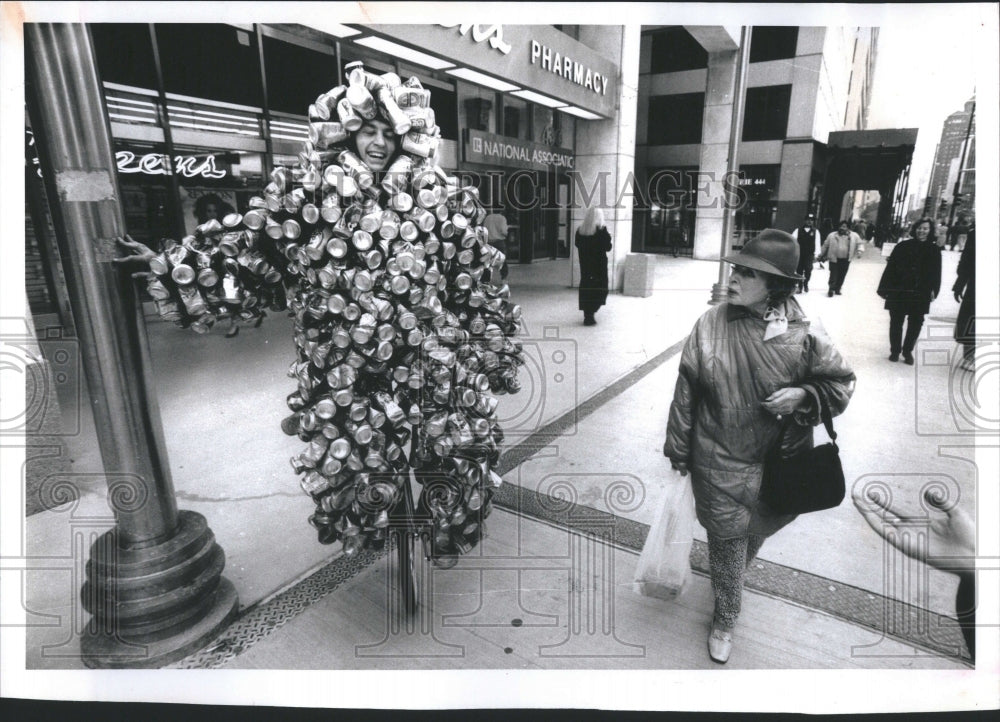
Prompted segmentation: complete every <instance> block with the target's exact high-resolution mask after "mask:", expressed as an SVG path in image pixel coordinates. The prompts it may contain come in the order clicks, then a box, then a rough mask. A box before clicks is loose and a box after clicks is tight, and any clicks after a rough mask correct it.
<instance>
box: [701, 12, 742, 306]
mask: <svg viewBox="0 0 1000 722" xmlns="http://www.w3.org/2000/svg"><path fill="white" fill-rule="evenodd" d="M750 32H751V28H750V26H749V25H744V26H743V28H742V29H741V30H740V49H739V57H738V59H737V61H736V79H735V82H734V83H733V85H734V87H733V116H732V127H731V128H730V129H729V160H728V162H727V163H726V180H725V181H724V182H728V180H729V179H730V178H733V176H734V174H736V173H739V170H740V162H739V150H740V136H741V135H742V134H743V110H744V108H745V107H746V85H747V68H748V67H749V64H750ZM724 195H725V194H724ZM733 212H734V209H732V208H730V207H729V205H728V204H727V203H726V202H725V201H723V211H722V243H721V244H720V247H719V281H718V283H715V284H713V286H712V298H711V300H709V303H710V304H712V305H716V304H720V303H722V302H723V301H725V300H726V291H727V289H728V286H729V266H728V264H726V263H724V262H723V261H722V259H723V258H724V257H725V256H726V254H728V253H729V250H730V247H731V245H732V237H733Z"/></svg>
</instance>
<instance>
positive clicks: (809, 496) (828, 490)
mask: <svg viewBox="0 0 1000 722" xmlns="http://www.w3.org/2000/svg"><path fill="white" fill-rule="evenodd" d="M819 395H820V417H821V418H822V419H823V425H824V426H825V427H826V431H827V433H828V434H829V435H830V439H832V441H831V442H830V443H828V444H822V445H820V446H816V447H813V448H812V449H808V450H806V451H803V452H802V453H800V454H796V455H795V456H790V457H788V458H782V456H781V442H782V441H783V440H784V438H785V432H786V431H787V430H788V425H787V424H786V425H785V427H784V429H782V432H781V436H780V437H779V438H778V442H777V443H776V444H775V445H774V447H773V448H772V449H771V451H770V452H768V455H767V457H765V459H764V478H763V480H762V481H761V485H760V499H761V501H763V502H764V503H765V504H767V506H769V507H770V508H771V509H772V510H773V511H775V512H776V513H778V514H806V513H808V512H810V511H822V510H823V509H832V508H834V507H836V506H840V502H842V501H843V500H844V494H845V492H846V489H845V486H844V467H843V466H842V465H841V463H840V449H839V448H838V447H837V433H836V432H835V431H834V430H833V419H832V417H831V415H830V407H829V405H828V404H827V403H826V399H825V398H823V396H824V394H823V393H822V391H820V394H819ZM788 423H793V422H791V421H789V422H788Z"/></svg>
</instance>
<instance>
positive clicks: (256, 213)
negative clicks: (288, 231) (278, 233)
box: [243, 209, 266, 231]
mask: <svg viewBox="0 0 1000 722" xmlns="http://www.w3.org/2000/svg"><path fill="white" fill-rule="evenodd" d="M265 219H266V215H265V214H264V212H263V211H262V210H260V209H254V210H249V211H247V212H246V213H244V214H243V225H245V226H246V227H247V228H249V229H250V230H253V231H259V230H260V229H261V228H263V227H264V221H265Z"/></svg>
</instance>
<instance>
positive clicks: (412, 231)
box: [399, 221, 420, 241]
mask: <svg viewBox="0 0 1000 722" xmlns="http://www.w3.org/2000/svg"><path fill="white" fill-rule="evenodd" d="M399 237H400V238H402V239H403V240H404V241H415V240H417V238H419V237H420V229H419V228H417V224H416V223H414V222H413V221H403V222H402V223H401V224H400V225H399Z"/></svg>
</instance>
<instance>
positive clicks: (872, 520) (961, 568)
mask: <svg viewBox="0 0 1000 722" xmlns="http://www.w3.org/2000/svg"><path fill="white" fill-rule="evenodd" d="M924 499H925V500H926V501H927V504H928V505H929V506H930V507H931V508H933V509H938V510H940V511H942V512H944V514H945V515H946V516H945V518H943V519H942V518H936V519H929V520H927V517H926V516H913V515H908V514H903V513H902V512H901V511H899V510H898V509H895V508H893V507H892V506H890V505H889V504H888V503H887V502H886V501H885V500H883V499H882V498H881V497H880V496H879V495H877V494H875V493H873V492H869V494H868V496H867V498H865V497H863V496H861V495H858V494H855V495H854V496H853V501H854V505H855V506H856V507H857V509H858V511H859V512H861V516H863V517H864V519H865V521H866V522H868V526H870V527H871V528H872V529H874V530H875V531H876V532H877V533H878V534H879V536H881V537H882V538H883V539H886V540H887V541H888V542H889V543H890V544H892V545H893V546H894V547H896V548H897V549H899V550H900V551H901V552H903V553H904V554H906V556H908V557H910V558H912V559H917V560H919V561H922V562H926V563H927V564H929V565H930V566H932V567H934V568H936V569H940V570H941V571H946V572H952V573H955V574H959V573H963V572H973V571H975V568H976V559H975V557H976V530H975V524H974V522H973V520H972V518H971V517H970V516H969V515H968V514H967V513H966V512H965V511H964V510H962V509H960V508H959V507H958V505H957V504H952V505H951V506H945V505H944V503H943V501H942V499H941V498H940V497H939V496H938V495H937V494H935V493H934V492H933V491H931V490H928V491H925V492H924ZM925 520H927V528H928V530H929V533H930V540H929V542H928V545H927V547H928V548H927V549H926V550H925V549H922V548H921V547H920V546H919V543H918V535H917V534H914V533H912V526H913V523H914V522H921V521H925ZM900 523H906V525H907V526H908V527H909V529H908V531H911V533H901V532H900V530H899V529H898V528H897V527H896V525H897V524H900ZM890 532H892V533H891V534H890Z"/></svg>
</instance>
